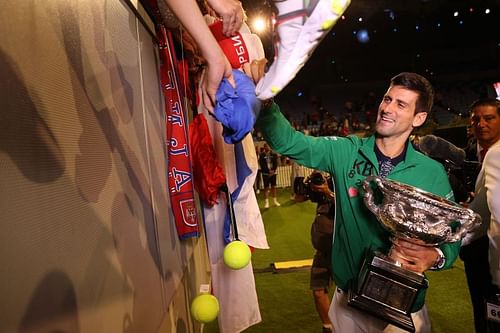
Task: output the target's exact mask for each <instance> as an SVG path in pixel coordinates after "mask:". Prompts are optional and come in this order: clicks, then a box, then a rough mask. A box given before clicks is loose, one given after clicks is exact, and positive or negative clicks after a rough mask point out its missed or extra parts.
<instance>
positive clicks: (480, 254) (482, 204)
mask: <svg viewBox="0 0 500 333" xmlns="http://www.w3.org/2000/svg"><path fill="white" fill-rule="evenodd" d="M499 107H500V101H498V100H496V99H491V98H486V99H479V100H477V101H475V102H474V103H473V104H472V106H471V128H472V131H473V134H474V136H475V138H476V139H477V156H478V160H479V161H480V162H482V161H483V159H484V158H485V155H486V156H488V155H489V154H490V152H489V149H490V147H492V146H493V145H495V146H496V145H498V142H499V140H500V108H499ZM495 143H497V144H495ZM486 152H488V154H486ZM490 161H491V160H490ZM498 161H500V160H498ZM497 163H498V162H497ZM490 164H492V163H491V162H490ZM489 168H490V169H491V168H492V167H491V166H489ZM485 176H486V174H485V165H483V167H482V169H481V172H480V173H479V175H478V177H477V181H476V189H475V198H474V200H473V201H472V202H471V204H470V206H469V208H471V209H472V210H474V211H475V212H477V213H478V214H479V215H481V219H482V223H481V226H480V227H479V228H477V229H475V230H474V231H473V232H472V233H469V234H468V235H467V236H466V237H465V238H464V239H463V241H462V248H461V250H460V258H461V259H462V260H463V261H464V266H465V274H466V276H467V284H468V286H469V292H470V296H471V301H472V307H473V311H474V326H475V330H476V332H486V322H485V320H484V317H485V312H484V301H485V299H488V298H490V297H491V296H492V294H493V293H494V292H495V287H494V286H493V285H492V276H491V275H490V270H492V269H493V267H494V266H491V260H490V263H488V248H491V244H489V243H490V242H489V240H488V236H487V232H488V227H489V226H490V209H489V207H488V204H487V200H489V198H488V195H487V190H486V185H485ZM498 176H500V175H497V177H498ZM490 177H491V176H490ZM490 186H492V185H490ZM497 195H498V194H497ZM498 229H499V231H498V235H499V237H500V227H498ZM490 241H491V240H490ZM498 243H499V245H500V240H499V241H498ZM497 251H499V252H500V249H498V250H497ZM490 255H491V251H490ZM498 255H500V254H497V257H498ZM496 267H497V270H498V260H497V263H496ZM499 276H500V273H499ZM499 283H500V279H499Z"/></svg>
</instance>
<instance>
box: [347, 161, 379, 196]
mask: <svg viewBox="0 0 500 333" xmlns="http://www.w3.org/2000/svg"><path fill="white" fill-rule="evenodd" d="M373 168H374V167H373V164H371V163H370V162H369V161H367V160H364V159H356V160H355V161H354V163H353V164H352V166H351V168H350V169H349V171H348V173H347V177H348V179H350V181H349V183H350V184H351V186H349V188H348V190H347V191H348V195H349V197H350V198H354V197H357V196H358V195H359V194H360V193H363V180H364V179H365V178H366V177H367V176H370V175H372V174H373V172H374V170H373Z"/></svg>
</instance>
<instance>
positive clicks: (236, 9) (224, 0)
mask: <svg viewBox="0 0 500 333" xmlns="http://www.w3.org/2000/svg"><path fill="white" fill-rule="evenodd" d="M208 3H209V4H210V7H212V9H213V10H214V11H215V12H216V13H217V15H219V16H220V17H221V18H222V23H223V28H222V32H223V33H224V35H226V36H229V37H231V36H234V35H235V34H236V33H237V32H238V30H240V27H241V25H242V24H243V21H244V19H245V11H244V10H243V6H242V5H241V2H239V1H238V0H208Z"/></svg>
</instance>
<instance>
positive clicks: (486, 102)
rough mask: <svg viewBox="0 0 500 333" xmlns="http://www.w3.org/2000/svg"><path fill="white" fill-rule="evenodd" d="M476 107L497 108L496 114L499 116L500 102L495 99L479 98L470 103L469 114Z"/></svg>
mask: <svg viewBox="0 0 500 333" xmlns="http://www.w3.org/2000/svg"><path fill="white" fill-rule="evenodd" d="M478 106H492V107H496V108H497V114H498V115H499V116H500V101H499V100H498V99H496V98H480V99H477V100H475V101H474V102H472V104H471V105H470V107H469V114H472V111H473V110H474V109H475V108H477V107H478Z"/></svg>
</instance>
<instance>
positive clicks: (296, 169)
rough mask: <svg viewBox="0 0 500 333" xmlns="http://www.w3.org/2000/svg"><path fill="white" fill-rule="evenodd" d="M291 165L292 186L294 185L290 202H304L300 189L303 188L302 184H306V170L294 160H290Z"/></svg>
mask: <svg viewBox="0 0 500 333" xmlns="http://www.w3.org/2000/svg"><path fill="white" fill-rule="evenodd" d="M290 164H291V167H292V173H291V176H290V184H292V195H291V196H290V200H296V199H298V201H302V199H301V198H298V196H300V188H301V187H302V183H303V182H304V168H303V167H302V166H301V165H299V164H297V162H295V161H294V160H292V159H290Z"/></svg>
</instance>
